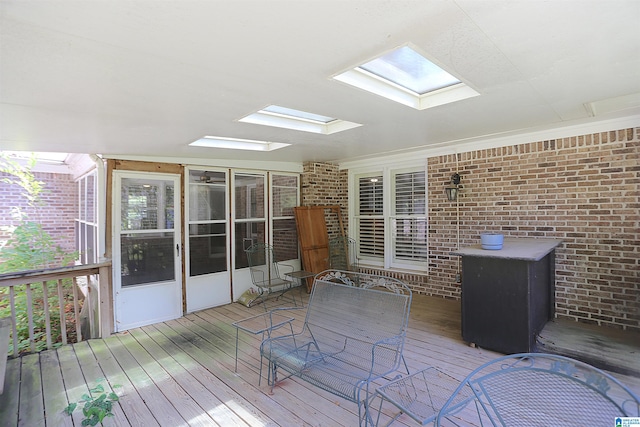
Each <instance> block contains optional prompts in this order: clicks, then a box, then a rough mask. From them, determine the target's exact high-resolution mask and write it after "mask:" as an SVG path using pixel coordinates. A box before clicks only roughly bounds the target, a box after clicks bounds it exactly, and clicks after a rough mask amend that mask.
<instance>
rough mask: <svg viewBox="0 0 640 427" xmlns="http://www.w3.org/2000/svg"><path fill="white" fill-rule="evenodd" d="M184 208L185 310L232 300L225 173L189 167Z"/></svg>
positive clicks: (202, 307) (190, 310)
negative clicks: (186, 232)
mask: <svg viewBox="0 0 640 427" xmlns="http://www.w3.org/2000/svg"><path fill="white" fill-rule="evenodd" d="M188 186H189V190H188V192H187V195H186V196H187V200H186V209H187V213H186V216H187V228H188V230H189V238H188V240H187V248H186V249H187V250H186V253H187V254H188V256H187V259H186V260H185V261H186V272H187V281H186V295H187V312H193V311H196V310H202V309H205V308H209V307H215V306H218V305H222V304H228V303H230V302H231V279H230V268H229V262H230V261H229V256H228V252H229V249H228V247H229V243H228V236H229V229H228V228H229V221H228V217H229V216H228V212H229V207H228V204H229V200H228V197H227V188H228V183H227V172H226V171H210V170H196V169H190V170H189V171H188Z"/></svg>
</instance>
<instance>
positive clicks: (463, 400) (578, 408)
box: [436, 353, 640, 426]
mask: <svg viewBox="0 0 640 427" xmlns="http://www.w3.org/2000/svg"><path fill="white" fill-rule="evenodd" d="M623 417H640V401H639V400H638V396H635V395H634V394H633V393H632V392H631V391H630V390H629V389H628V388H627V387H625V386H624V385H623V384H621V383H620V382H619V381H618V380H616V379H615V378H613V377H612V376H611V375H609V374H607V373H605V372H603V371H601V370H599V369H597V368H594V367H593V366H591V365H588V364H586V363H582V362H579V361H577V360H574V359H570V358H567V357H563V356H556V355H551V354H542V353H523V354H515V355H511V356H505V357H501V358H498V359H495V360H493V361H491V362H489V363H487V364H485V365H483V366H481V367H479V368H478V369H476V370H474V371H473V372H472V373H470V374H469V375H468V376H467V378H465V379H464V380H463V381H462V382H461V383H460V385H459V386H458V388H457V389H456V390H455V391H454V392H453V394H452V395H451V397H450V398H449V400H448V401H447V402H446V403H445V404H444V405H443V406H442V408H441V409H440V412H439V414H438V417H437V420H436V425H438V426H459V425H474V426H518V425H527V426H568V425H571V426H609V425H610V426H614V425H619V423H618V422H616V419H618V418H623Z"/></svg>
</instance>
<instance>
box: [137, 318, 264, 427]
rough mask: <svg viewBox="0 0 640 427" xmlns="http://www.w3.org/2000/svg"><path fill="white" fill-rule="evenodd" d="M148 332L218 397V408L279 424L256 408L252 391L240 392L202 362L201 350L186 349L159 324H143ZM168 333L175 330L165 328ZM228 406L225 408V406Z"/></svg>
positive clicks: (256, 422) (255, 422) (247, 419)
mask: <svg viewBox="0 0 640 427" xmlns="http://www.w3.org/2000/svg"><path fill="white" fill-rule="evenodd" d="M142 329H143V330H144V331H145V333H146V334H147V335H148V336H149V337H150V338H151V339H152V340H153V341H154V342H155V343H156V344H157V345H158V346H159V347H160V348H162V350H163V351H164V352H166V353H168V354H170V355H171V357H172V358H173V359H174V360H175V361H176V362H177V363H178V364H179V365H180V366H181V367H182V368H183V369H185V370H187V371H188V372H189V373H191V375H192V376H193V377H194V378H195V379H196V380H197V381H198V382H199V383H200V384H201V385H202V386H203V387H205V388H206V389H207V390H208V391H209V392H210V393H211V394H212V395H213V396H214V397H215V399H214V400H212V401H211V405H212V406H213V407H214V410H215V411H216V412H220V413H221V414H222V415H221V416H226V414H224V412H226V409H227V408H228V409H229V410H230V411H232V412H233V413H234V414H235V415H237V416H238V417H240V418H241V419H242V420H243V421H244V422H246V423H247V424H249V425H276V424H274V423H273V421H272V420H270V419H269V417H268V416H267V415H265V414H264V413H261V412H259V411H257V410H256V408H255V407H254V406H253V405H251V404H250V403H248V400H250V399H252V398H253V396H251V395H250V394H246V395H243V394H240V393H239V392H238V391H236V390H234V389H232V388H231V387H229V386H228V385H227V384H225V383H224V382H222V381H221V380H220V379H219V378H218V377H216V376H215V375H214V374H213V373H212V371H210V370H209V369H207V368H206V366H204V365H203V364H202V363H200V360H199V359H200V358H199V356H200V355H199V354H196V355H192V354H191V353H189V352H187V351H184V349H183V348H182V347H179V346H178V345H176V344H175V343H174V342H173V341H171V339H170V338H169V337H168V336H167V335H165V334H164V333H163V332H161V331H160V330H158V329H156V328H155V326H148V327H144V328H142ZM165 333H171V332H170V331H165ZM221 405H222V406H224V407H225V408H222V407H221Z"/></svg>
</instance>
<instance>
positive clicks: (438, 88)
mask: <svg viewBox="0 0 640 427" xmlns="http://www.w3.org/2000/svg"><path fill="white" fill-rule="evenodd" d="M334 79H336V80H338V81H341V82H344V83H347V84H350V85H352V86H355V87H358V88H360V89H364V90H366V91H368V92H372V93H375V94H376V95H380V96H383V97H385V98H387V99H391V100H393V101H396V102H399V103H401V104H404V105H408V106H409V107H412V108H415V109H418V110H424V109H426V108H430V107H435V106H437V105H442V104H448V103H450V102H455V101H459V100H462V99H466V98H470V97H472V96H477V95H479V93H478V92H476V91H475V90H473V89H471V88H470V87H469V86H467V85H465V84H464V83H463V82H462V81H461V80H459V79H458V78H457V77H455V76H453V75H452V74H450V73H448V72H447V71H445V70H443V69H442V68H440V67H439V66H437V65H436V64H434V63H433V62H431V61H429V60H428V59H426V58H425V57H424V56H422V55H420V54H419V53H418V52H417V51H416V50H415V49H413V48H411V47H409V46H403V47H400V48H398V49H395V50H392V51H391V52H388V53H386V54H384V55H381V56H379V57H377V58H375V59H373V60H371V61H368V62H365V63H364V64H362V65H359V66H357V67H355V68H353V69H351V70H348V71H346V72H344V73H341V74H338V75H336V76H335V77H334Z"/></svg>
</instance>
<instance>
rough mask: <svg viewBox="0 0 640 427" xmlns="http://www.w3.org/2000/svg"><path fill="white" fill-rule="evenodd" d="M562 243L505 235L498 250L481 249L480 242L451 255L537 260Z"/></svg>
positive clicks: (560, 241) (553, 240)
mask: <svg viewBox="0 0 640 427" xmlns="http://www.w3.org/2000/svg"><path fill="white" fill-rule="evenodd" d="M561 243H562V240H559V239H530V238H517V237H505V238H504V244H503V245H502V249H500V250H488V249H482V246H481V245H480V243H478V244H477V245H473V246H467V247H465V248H460V249H459V250H457V251H454V252H451V255H457V256H462V257H464V256H473V257H483V258H504V259H515V260H522V261H539V260H541V259H542V258H544V257H545V256H546V255H547V254H548V253H549V252H551V251H552V250H554V249H555V248H556V247H557V246H558V245H560V244H561Z"/></svg>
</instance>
